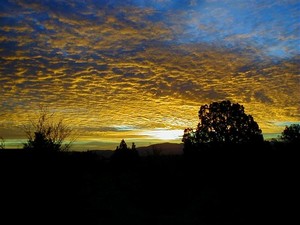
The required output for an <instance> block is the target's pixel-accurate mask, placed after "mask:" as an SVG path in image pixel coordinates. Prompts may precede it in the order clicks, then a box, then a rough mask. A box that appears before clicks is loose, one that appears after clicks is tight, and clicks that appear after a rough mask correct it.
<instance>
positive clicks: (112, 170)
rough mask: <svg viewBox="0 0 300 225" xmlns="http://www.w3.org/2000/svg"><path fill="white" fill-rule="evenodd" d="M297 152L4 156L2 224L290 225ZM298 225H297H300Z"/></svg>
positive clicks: (287, 148) (0, 156)
mask: <svg viewBox="0 0 300 225" xmlns="http://www.w3.org/2000/svg"><path fill="white" fill-rule="evenodd" d="M297 147H298V146H295V145H288V144H280V143H279V144H276V145H275V146H274V145H273V146H272V145H270V144H265V145H263V146H238V147H232V148H231V149H223V148H213V149H210V150H209V151H201V152H199V153H197V154H192V155H173V156H164V155H153V156H147V157H140V158H135V159H129V158H124V159H120V158H119V159H118V160H110V159H105V158H101V157H99V156H97V155H96V154H93V153H91V152H81V153H75V152H73V153H56V154H49V153H48V154H46V153H44V154H43V153H34V152H26V151H24V150H15V151H14V150H3V151H1V152H0V171H1V188H0V190H1V208H2V209H1V217H0V218H1V219H0V220H1V221H0V222H1V224H84V225H89V224H99V225H100V224H104V225H105V224H120V225H121V224H131V225H135V224H136V225H148V224H149V225H150V224H151V225H152V224H153V225H154V224H155V225H156V224H157V225H160V224H168V225H169V224H170V225H173V224H174V225H176V224H178V225H184V224H200V225H201V224H291V221H292V219H293V216H294V215H296V208H297V203H298V202H297V201H296V193H298V191H299V190H297V188H296V184H297V183H298V178H299V176H298V170H297V168H298V160H299V158H298V156H296V150H297ZM296 223H297V222H296V221H294V222H293V224H296Z"/></svg>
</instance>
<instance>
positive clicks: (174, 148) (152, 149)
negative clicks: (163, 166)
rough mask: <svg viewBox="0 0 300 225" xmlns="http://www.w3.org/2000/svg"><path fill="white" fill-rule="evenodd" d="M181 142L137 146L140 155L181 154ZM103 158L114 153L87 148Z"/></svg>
mask: <svg viewBox="0 0 300 225" xmlns="http://www.w3.org/2000/svg"><path fill="white" fill-rule="evenodd" d="M182 149H183V144H176V143H169V142H166V143H159V144H153V145H149V146H143V147H137V151H138V153H139V155H140V156H147V155H181V154H183V150H182ZM89 152H93V153H96V154H97V155H99V156H102V157H104V158H109V157H111V155H112V154H113V153H114V151H113V150H89Z"/></svg>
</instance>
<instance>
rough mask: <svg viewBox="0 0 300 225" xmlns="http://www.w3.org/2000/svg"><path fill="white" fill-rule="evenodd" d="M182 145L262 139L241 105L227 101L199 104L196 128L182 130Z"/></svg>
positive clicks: (256, 140)
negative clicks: (194, 129)
mask: <svg viewBox="0 0 300 225" xmlns="http://www.w3.org/2000/svg"><path fill="white" fill-rule="evenodd" d="M182 141H183V142H184V144H185V149H187V148H188V149H190V148H191V147H194V146H197V145H199V144H207V143H229V144H241V143H257V142H262V141H263V136H262V132H261V129H259V126H258V124H257V123H256V122H255V121H254V119H253V117H252V116H251V115H247V114H245V112H244V107H243V106H242V105H240V104H238V103H236V104H234V103H231V102H230V101H221V102H213V103H211V104H210V105H202V106H201V107H200V110H199V123H198V126H197V129H196V131H193V129H191V128H187V129H185V130H184V135H183V139H182Z"/></svg>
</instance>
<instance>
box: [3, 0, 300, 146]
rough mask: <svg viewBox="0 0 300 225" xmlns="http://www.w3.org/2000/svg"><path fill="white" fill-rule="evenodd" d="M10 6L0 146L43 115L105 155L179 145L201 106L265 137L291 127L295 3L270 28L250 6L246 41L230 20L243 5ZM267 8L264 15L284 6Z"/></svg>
mask: <svg viewBox="0 0 300 225" xmlns="http://www.w3.org/2000/svg"><path fill="white" fill-rule="evenodd" d="M12 2H13V3H7V6H6V8H5V7H4V9H2V10H1V17H2V18H3V19H1V20H0V24H1V26H0V32H1V38H0V41H1V46H0V50H1V67H0V84H1V89H0V93H1V95H0V99H1V101H0V102H1V114H0V136H3V137H4V138H5V139H6V140H9V139H18V138H19V139H22V138H24V137H25V135H24V133H22V130H20V128H19V127H20V126H21V125H22V124H24V123H27V122H28V119H29V118H33V117H34V115H35V114H36V112H37V110H38V108H39V106H40V105H45V106H47V108H48V109H49V110H50V111H51V112H55V113H56V114H57V115H58V116H61V117H63V118H65V121H66V122H67V123H69V124H71V125H72V126H73V127H74V129H76V131H77V133H78V139H77V140H78V141H88V140H92V142H97V141H98V142H99V143H100V142H101V143H105V142H107V143H112V144H111V146H110V148H114V147H115V145H116V143H118V142H119V141H120V140H121V139H123V138H124V139H125V140H127V139H128V140H130V141H134V142H137V143H139V142H140V143H149V139H153V142H154V141H165V140H173V141H175V140H177V142H178V143H180V142H181V137H180V135H182V134H183V130H184V128H186V127H192V128H194V127H196V125H197V123H198V110H199V108H200V106H201V105H203V104H209V103H211V102H212V101H221V100H225V99H227V100H230V101H232V102H236V103H239V104H241V105H243V106H244V107H245V112H246V113H247V114H251V115H252V116H253V117H254V119H255V121H257V123H258V124H259V126H260V128H261V129H262V132H263V134H268V133H274V134H276V133H280V132H281V131H282V130H283V128H284V125H285V124H289V123H299V121H300V113H299V103H300V90H299V46H298V45H297V43H298V44H299V33H298V34H297V30H298V31H299V23H297V22H296V21H297V17H298V16H297V15H296V13H297V11H296V10H295V9H294V8H293V6H294V5H293V4H294V3H291V5H289V7H290V8H288V10H289V11H291V13H290V15H289V16H287V17H289V18H285V17H284V16H283V15H282V14H280V16H281V17H279V15H276V16H278V18H276V16H275V18H274V21H273V20H272V21H269V20H267V18H264V16H263V15H261V14H264V13H266V16H267V12H269V11H268V10H270V11H271V12H272V13H273V11H272V8H268V6H269V5H268V4H267V3H260V1H254V2H255V3H253V5H252V6H253V7H255V8H254V10H253V12H250V11H251V10H250V11H247V12H245V13H248V14H247V15H248V16H249V18H253V19H252V20H255V19H254V18H256V19H257V21H250V22H249V21H248V22H249V23H251V24H252V23H253V25H251V27H249V30H247V31H246V30H244V29H246V28H245V26H246V25H248V24H246V22H243V21H244V20H245V21H246V19H245V18H244V17H243V16H242V15H239V14H238V10H239V9H241V8H243V9H245V10H246V9H247V7H250V5H247V3H246V2H247V1H241V2H243V3H239V4H236V5H235V6H233V3H232V4H231V5H230V6H228V7H225V6H224V5H223V4H220V5H218V4H217V3H214V1H204V2H205V4H204V3H203V4H200V3H199V4H198V3H197V2H198V1H190V4H187V5H186V6H184V5H180V6H179V5H175V3H174V5H172V6H171V5H168V4H171V3H169V2H168V1H149V2H155V3H148V4H146V3H143V4H142V3H141V2H142V1H133V2H135V3H132V4H127V3H124V4H121V3H120V5H118V4H117V3H115V4H116V5H113V6H111V5H109V4H108V3H104V2H102V1H100V3H99V5H95V4H96V3H93V1H86V2H87V3H86V4H85V5H81V3H79V2H80V1H75V3H74V4H73V5H72V4H68V3H67V1H66V2H65V3H64V4H65V5H64V7H62V6H61V7H58V5H56V6H53V7H50V6H49V5H47V4H42V3H41V4H40V3H36V4H35V3H27V2H26V1H12ZM108 2H109V1H108ZM174 2H177V1H174ZM192 2H193V4H192ZM229 2H231V1H229ZM274 2H275V3H276V4H277V5H276V4H275V3H274V4H275V5H272V6H270V7H281V4H283V3H281V1H274ZM291 2H293V1H291ZM53 4H54V5H55V1H54V3H53ZM111 4H112V3H111ZM178 4H179V3H178ZM228 4H230V3H228ZM234 4H235V3H234ZM184 7H186V8H184ZM230 7H232V8H230ZM234 7H235V8H234ZM10 8H12V9H15V11H16V12H15V13H14V14H12V13H11V11H10V10H9V9H10ZM204 9H206V10H205V11H204ZM209 9H211V10H210V11H209ZM222 10H223V11H222ZM221 11H222V13H221V14H220V12H221ZM255 16H256V17H255ZM282 17H283V18H282ZM213 18H214V19H213ZM285 20H286V21H285ZM237 21H239V22H237ZM266 21H269V22H268V23H270V24H267V23H266ZM256 22H257V23H259V25H257V27H255V26H254V24H256ZM223 23H224V24H223ZM287 24H288V25H290V26H289V27H290V30H289V31H288V30H286V25H287ZM271 25H273V26H271ZM235 29H237V30H235ZM269 29H272V30H269ZM270 32H271V33H272V34H270ZM270 35H271V36H270ZM209 38H211V39H209ZM214 38H216V39H214ZM272 38H273V39H272ZM269 42H270V43H269ZM81 147H82V146H81ZM93 147H95V148H96V147H97V148H99V149H101V148H107V146H105V147H103V146H102V145H101V144H99V145H98V146H93ZM83 148H84V147H83ZM86 148H88V147H86Z"/></svg>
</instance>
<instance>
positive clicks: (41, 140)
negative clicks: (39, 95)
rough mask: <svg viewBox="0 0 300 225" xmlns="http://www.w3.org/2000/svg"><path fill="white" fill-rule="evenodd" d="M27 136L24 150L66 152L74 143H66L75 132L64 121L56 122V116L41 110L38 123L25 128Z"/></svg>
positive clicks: (33, 122)
mask: <svg viewBox="0 0 300 225" xmlns="http://www.w3.org/2000/svg"><path fill="white" fill-rule="evenodd" d="M23 130H24V132H25V133H26V135H27V138H28V140H27V143H25V144H24V146H23V148H24V149H27V150H43V151H50V152H58V151H66V150H68V149H69V148H70V146H71V143H72V141H70V142H67V143H64V142H65V140H66V139H67V138H69V137H70V136H71V134H72V132H73V130H72V129H71V128H70V127H69V126H68V125H66V124H65V123H64V122H63V119H58V120H55V118H54V114H53V113H49V112H48V111H47V110H45V109H43V108H41V109H40V112H39V115H38V118H37V120H36V121H34V120H32V121H31V123H30V124H29V125H25V126H23Z"/></svg>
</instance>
